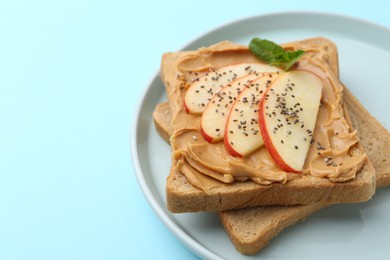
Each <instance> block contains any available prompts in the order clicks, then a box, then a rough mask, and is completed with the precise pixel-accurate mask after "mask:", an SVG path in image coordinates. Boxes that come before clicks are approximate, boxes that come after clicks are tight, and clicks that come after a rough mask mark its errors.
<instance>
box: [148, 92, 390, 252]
mask: <svg viewBox="0 0 390 260" xmlns="http://www.w3.org/2000/svg"><path fill="white" fill-rule="evenodd" d="M344 102H345V104H346V108H347V109H348V111H349V115H350V119H351V121H352V124H353V125H354V127H355V128H356V129H357V130H358V135H359V138H360V140H361V142H362V145H363V147H364V148H365V150H366V152H367V155H368V157H369V158H370V160H371V162H372V164H373V166H374V168H375V170H376V181H377V187H385V186H390V160H389V158H390V150H388V149H386V147H390V133H389V131H387V130H386V128H384V127H383V126H382V124H381V123H380V122H379V121H378V120H376V119H375V118H374V117H373V116H372V115H371V114H370V113H369V112H368V111H367V110H366V109H365V108H364V107H363V105H362V104H361V103H360V102H359V101H358V100H357V99H356V98H355V97H354V96H353V95H352V93H351V92H350V91H349V90H348V89H347V88H345V89H344ZM171 118H172V112H171V109H170V106H169V104H168V103H161V104H159V105H157V106H156V109H155V111H154V112H153V119H154V124H155V126H156V129H157V131H158V133H159V134H160V135H161V137H162V138H163V139H164V140H165V141H166V142H167V143H169V136H170V135H171V134H172V133H173V129H172V126H171V124H170V122H171ZM327 205H328V204H324V203H312V204H308V205H298V206H258V207H248V208H244V209H237V210H227V211H221V212H218V215H219V217H220V219H221V222H222V224H223V226H224V228H225V230H226V232H227V233H228V235H229V237H230V239H231V240H232V242H233V243H234V245H235V247H236V248H237V250H238V251H239V252H241V253H243V254H255V253H257V252H258V251H259V250H261V249H262V248H263V247H264V246H265V245H267V244H268V243H269V241H270V240H271V239H272V238H273V237H275V236H276V235H277V234H278V233H279V232H281V231H282V230H283V229H284V228H286V227H288V226H291V225H293V224H295V223H296V222H298V221H300V220H303V219H305V218H306V217H308V216H310V215H311V214H312V213H313V212H315V211H317V210H319V209H321V208H323V207H326V206H327Z"/></svg>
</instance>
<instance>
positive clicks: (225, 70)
mask: <svg viewBox="0 0 390 260" xmlns="http://www.w3.org/2000/svg"><path fill="white" fill-rule="evenodd" d="M277 71H279V72H281V71H282V70H281V69H279V68H277V67H273V66H270V65H267V64H261V63H239V64H234V65H229V66H225V67H222V68H219V69H217V70H215V71H210V72H208V73H206V74H205V75H203V76H201V77H200V78H199V79H198V80H196V81H194V82H193V83H192V85H191V86H190V87H189V88H188V89H187V91H186V94H185V97H184V107H185V109H186V111H187V113H191V114H202V113H203V111H204V110H205V108H206V106H207V104H208V103H209V102H210V100H211V99H212V98H213V96H214V95H215V94H216V93H218V92H219V91H220V90H221V88H222V87H224V86H226V85H227V84H229V83H230V82H232V81H234V80H236V79H238V78H240V77H243V76H246V75H248V74H256V73H262V72H277ZM259 76H260V75H259Z"/></svg>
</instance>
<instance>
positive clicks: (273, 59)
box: [249, 38, 305, 71]
mask: <svg viewBox="0 0 390 260" xmlns="http://www.w3.org/2000/svg"><path fill="white" fill-rule="evenodd" d="M249 49H250V50H251V52H252V53H253V54H254V55H255V56H256V58H258V59H260V60H262V61H265V62H266V63H268V64H269V65H271V66H276V67H280V68H282V69H284V70H285V71H287V70H289V69H290V68H291V67H292V66H293V65H294V64H295V63H296V62H297V61H298V60H299V59H300V58H301V57H302V56H303V55H304V54H305V52H304V51H302V50H297V51H286V50H284V49H283V48H282V47H281V46H280V45H278V44H276V43H274V42H271V41H268V40H262V39H259V38H253V39H252V40H251V42H250V43H249Z"/></svg>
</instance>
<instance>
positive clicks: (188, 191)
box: [161, 38, 376, 213]
mask: <svg viewBox="0 0 390 260" xmlns="http://www.w3.org/2000/svg"><path fill="white" fill-rule="evenodd" d="M283 50H287V52H289V53H290V54H291V53H299V52H305V54H304V55H303V56H302V57H300V59H299V61H298V62H297V63H296V64H295V65H294V64H291V63H290V64H288V65H289V66H290V67H291V66H293V68H292V69H290V71H287V69H286V68H284V69H281V68H280V67H276V66H271V65H269V64H266V63H264V62H263V61H259V60H258V59H257V58H256V57H255V55H253V54H252V52H251V51H250V50H249V49H248V47H247V46H242V45H238V44H235V43H231V42H221V43H218V44H215V45H213V46H210V47H207V48H201V49H199V50H195V51H185V52H175V53H166V54H164V56H163V60H162V66H161V78H162V80H163V82H164V85H165V87H166V92H167V95H168V100H169V106H170V109H171V112H172V120H171V122H170V125H171V126H172V135H170V143H171V146H172V167H171V171H170V174H169V176H168V178H167V184H166V194H167V207H168V209H169V210H170V211H171V212H174V213H178V212H197V211H225V210H231V209H239V208H245V207H248V206H250V207H254V206H260V205H297V204H313V203H317V204H321V205H327V204H333V203H346V202H348V203H349V202H362V201H366V200H368V199H370V198H371V197H372V196H373V194H374V192H375V184H376V182H375V170H374V168H373V166H372V163H371V162H370V160H369V158H368V156H367V154H366V152H365V150H364V149H363V146H362V145H361V141H360V140H359V138H358V136H357V133H356V130H354V129H353V127H352V125H351V123H350V121H349V115H348V111H347V110H346V109H345V104H344V102H343V95H344V91H343V89H344V88H343V86H342V84H341V82H340V81H339V77H338V63H337V49H336V47H335V45H334V44H333V43H332V42H330V41H329V40H327V39H325V38H312V39H308V40H304V41H299V42H293V43H288V44H284V45H283ZM287 56H288V55H287ZM290 56H291V55H290ZM248 103H249V104H250V105H249V106H248ZM257 115H258V117H257ZM221 122H222V123H221ZM246 137H247V138H246ZM253 137H255V138H253Z"/></svg>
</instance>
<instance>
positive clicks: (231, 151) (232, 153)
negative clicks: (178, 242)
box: [223, 115, 242, 158]
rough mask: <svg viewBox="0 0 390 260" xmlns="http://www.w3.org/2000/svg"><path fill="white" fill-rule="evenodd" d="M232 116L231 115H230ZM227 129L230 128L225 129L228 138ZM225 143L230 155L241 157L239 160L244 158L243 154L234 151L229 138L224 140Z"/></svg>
mask: <svg viewBox="0 0 390 260" xmlns="http://www.w3.org/2000/svg"><path fill="white" fill-rule="evenodd" d="M229 116H230V115H229ZM229 116H228V117H229ZM227 129H228V126H226V127H225V136H227V134H228V133H227ZM223 142H224V144H225V148H226V150H227V151H228V153H229V154H230V155H232V156H234V157H239V158H242V154H240V153H238V152H236V150H234V149H233V147H232V146H231V144H230V143H229V141H228V139H227V138H223Z"/></svg>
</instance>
